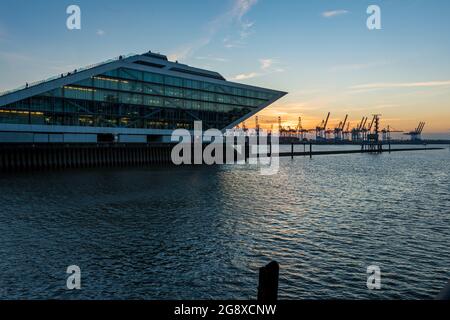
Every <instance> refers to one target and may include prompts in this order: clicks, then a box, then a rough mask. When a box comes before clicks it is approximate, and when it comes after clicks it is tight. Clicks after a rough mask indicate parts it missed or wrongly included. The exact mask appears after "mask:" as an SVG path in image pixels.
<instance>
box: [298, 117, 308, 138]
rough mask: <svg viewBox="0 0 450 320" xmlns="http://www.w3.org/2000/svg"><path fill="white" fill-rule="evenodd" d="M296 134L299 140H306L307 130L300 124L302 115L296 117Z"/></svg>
mask: <svg viewBox="0 0 450 320" xmlns="http://www.w3.org/2000/svg"><path fill="white" fill-rule="evenodd" d="M296 131H297V136H298V139H299V140H300V141H305V140H306V133H308V130H306V129H304V128H303V125H302V117H298V124H297V130H296Z"/></svg>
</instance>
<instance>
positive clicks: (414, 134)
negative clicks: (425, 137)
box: [404, 122, 425, 141]
mask: <svg viewBox="0 0 450 320" xmlns="http://www.w3.org/2000/svg"><path fill="white" fill-rule="evenodd" d="M424 127H425V122H420V123H419V126H418V127H417V128H416V129H415V130H414V131H411V132H407V133H404V135H407V136H410V137H411V141H421V140H422V131H423V128H424Z"/></svg>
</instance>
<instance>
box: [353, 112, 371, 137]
mask: <svg viewBox="0 0 450 320" xmlns="http://www.w3.org/2000/svg"><path fill="white" fill-rule="evenodd" d="M367 120H368V118H367V117H363V118H362V119H361V122H360V123H359V124H358V125H357V126H356V128H353V129H352V141H360V140H361V133H362V132H363V130H364V128H365V127H366V123H367Z"/></svg>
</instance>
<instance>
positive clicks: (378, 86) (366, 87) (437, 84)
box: [350, 80, 450, 90]
mask: <svg viewBox="0 0 450 320" xmlns="http://www.w3.org/2000/svg"><path fill="white" fill-rule="evenodd" d="M445 86H450V80H445V81H425V82H403V83H390V82H386V83H368V84H361V85H356V86H352V87H350V89H353V90H377V89H391V88H428V87H445Z"/></svg>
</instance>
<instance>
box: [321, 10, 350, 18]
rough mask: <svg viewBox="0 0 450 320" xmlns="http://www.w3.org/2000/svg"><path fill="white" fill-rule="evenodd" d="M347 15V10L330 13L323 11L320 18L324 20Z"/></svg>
mask: <svg viewBox="0 0 450 320" xmlns="http://www.w3.org/2000/svg"><path fill="white" fill-rule="evenodd" d="M347 13H349V11H347V10H332V11H325V12H322V17H324V18H333V17H337V16H342V15H345V14H347Z"/></svg>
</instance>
